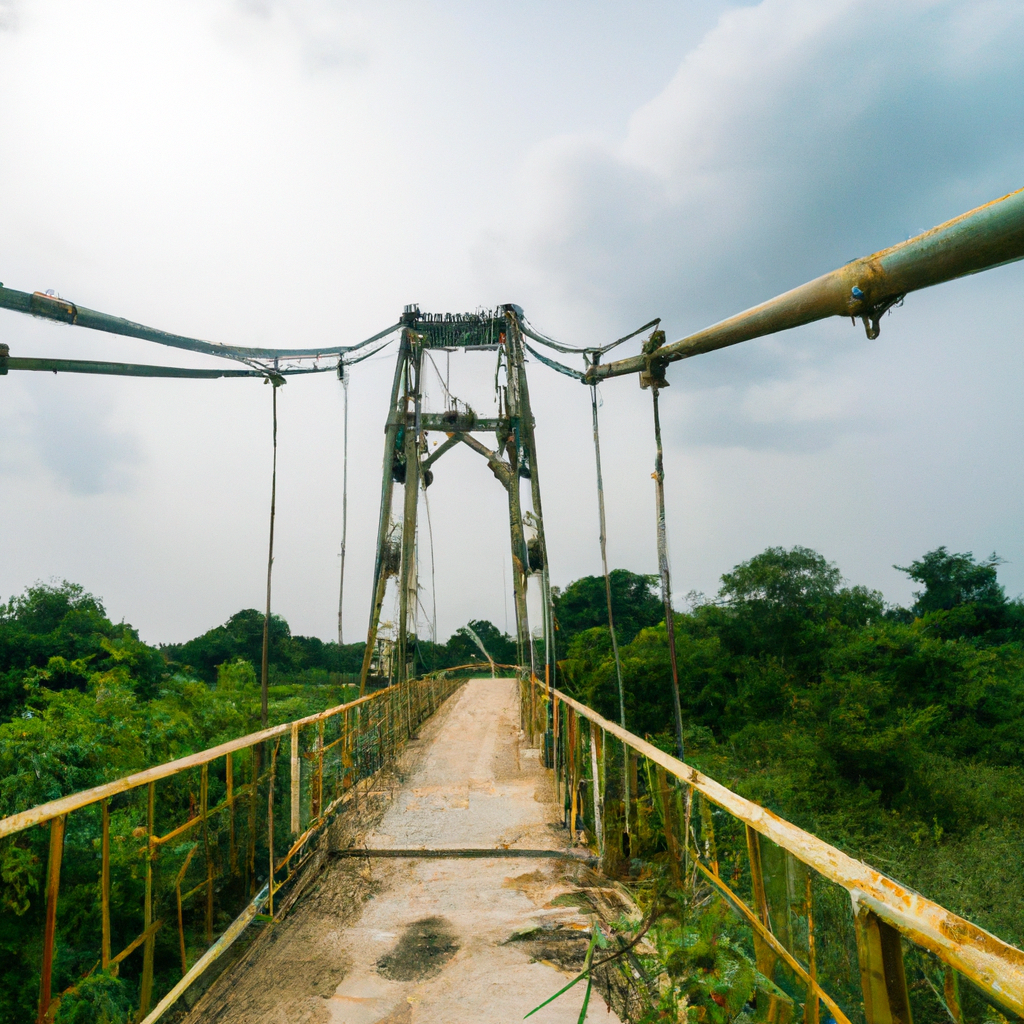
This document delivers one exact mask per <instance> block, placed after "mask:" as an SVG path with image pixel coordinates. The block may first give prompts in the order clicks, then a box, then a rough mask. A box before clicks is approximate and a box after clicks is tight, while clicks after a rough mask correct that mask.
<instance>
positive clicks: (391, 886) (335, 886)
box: [196, 679, 618, 1024]
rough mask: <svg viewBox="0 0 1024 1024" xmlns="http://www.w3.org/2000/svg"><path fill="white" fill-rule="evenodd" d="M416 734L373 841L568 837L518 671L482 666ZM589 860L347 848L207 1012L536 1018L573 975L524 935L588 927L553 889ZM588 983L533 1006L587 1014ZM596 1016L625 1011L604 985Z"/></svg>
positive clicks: (357, 1020) (336, 1020) (567, 886)
mask: <svg viewBox="0 0 1024 1024" xmlns="http://www.w3.org/2000/svg"><path fill="white" fill-rule="evenodd" d="M412 747H413V749H412V750H410V752H409V754H408V758H407V761H406V766H405V767H406V770H407V775H406V778H405V781H404V783H403V785H402V786H401V788H400V789H399V790H398V792H397V794H396V797H395V799H394V801H393V802H392V804H391V805H390V807H389V808H388V809H387V811H386V812H385V813H384V815H383V818H382V819H381V820H380V822H379V824H378V825H377V826H376V827H375V828H373V830H372V831H371V832H369V833H368V834H366V835H365V836H364V837H362V840H361V842H360V844H359V845H360V846H364V845H365V847H367V848H369V849H374V848H384V847H392V848H396V849H408V848H417V847H418V848H430V849H438V848H452V849H459V848H466V847H487V848H498V849H500V848H517V847H518V848H521V849H548V850H550V849H564V848H567V845H568V842H569V839H568V835H567V833H566V832H565V830H564V829H562V828H561V827H560V820H561V814H560V810H559V808H558V807H557V806H556V805H555V802H554V789H553V786H552V783H551V778H550V772H545V771H544V770H543V769H542V768H541V767H540V765H539V763H538V751H537V750H535V749H529V748H526V747H524V746H522V744H521V742H520V735H519V703H518V692H517V685H516V683H515V682H514V681H513V680H506V679H496V680H491V679H474V680H470V681H469V682H468V683H467V684H466V685H465V686H464V687H463V688H462V689H461V690H460V691H459V692H458V693H457V694H455V695H454V696H453V697H452V698H451V699H450V700H449V701H448V702H447V703H446V704H445V706H444V707H443V708H442V709H441V710H440V711H439V712H438V714H437V715H435V716H434V718H433V719H432V720H431V721H429V722H428V723H426V724H425V726H424V728H423V730H422V732H421V735H420V740H419V742H418V743H415V744H413V745H412ZM417 748H418V749H417ZM575 867H576V865H571V864H569V863H568V862H567V861H563V860H560V859H555V860H551V859H540V858H536V859H535V858H516V859H445V860H438V859H426V858H424V859H419V858H409V859H404V858H402V859H391V858H388V859H373V860H370V861H366V860H362V859H358V860H356V859H350V858H346V859H343V860H338V861H335V862H334V863H332V864H331V865H330V866H329V867H328V868H327V872H326V875H327V877H325V878H324V879H323V880H322V881H321V883H320V884H319V885H318V886H317V887H316V888H315V889H314V891H312V892H310V893H308V894H306V895H305V896H303V898H302V900H301V901H300V903H299V906H298V908H297V910H296V912H295V913H294V915H293V917H292V918H290V919H289V920H288V921H285V922H284V923H283V924H282V925H281V926H275V928H277V927H280V932H279V933H278V934H277V935H276V936H275V937H274V940H275V941H274V942H273V943H271V944H269V946H268V947H267V948H266V949H265V950H264V951H263V952H262V953H261V955H260V956H259V957H258V959H257V960H256V962H255V963H253V964H251V965H249V967H248V969H247V970H246V971H245V972H244V973H242V974H241V975H240V977H239V978H238V979H237V982H235V983H234V984H231V983H230V981H229V982H228V984H227V986H226V988H225V990H224V991H223V993H222V994H221V996H220V998H218V999H217V1000H216V1001H215V1003H214V1004H211V1005H209V1006H208V1007H207V1008H206V1012H203V1013H202V1014H201V1015H200V1016H198V1017H197V1018H196V1020H197V1021H201V1022H203V1024H213V1021H217V1022H218V1024H236V1022H237V1024H242V1022H246V1024H248V1022H255V1021H260V1022H274V1024H277V1022H281V1024H284V1022H288V1024H294V1022H299V1021H309V1022H311V1024H312V1022H316V1024H463V1022H464V1024H471V1022H472V1024H492V1022H494V1024H497V1022H511V1021H517V1020H522V1018H523V1017H524V1015H525V1014H526V1013H528V1012H529V1011H530V1010H532V1009H533V1008H534V1007H535V1006H537V1005H538V1004H540V1003H541V1002H543V1001H544V1000H545V999H547V998H548V997H549V996H551V995H553V994H554V993H555V992H556V991H558V989H560V988H561V987H562V986H563V985H565V983H566V981H567V979H568V978H569V977H571V974H570V971H569V970H564V969H560V968H559V967H556V966H555V964H554V963H552V962H550V961H546V960H544V961H537V960H534V959H532V957H531V955H530V952H529V944H528V943H519V942H514V941H513V942H509V939H510V938H511V937H512V936H513V935H515V934H517V933H522V932H524V931H527V930H529V929H533V928H537V927H544V928H546V929H547V928H550V929H558V934H565V933H566V932H568V931H571V930H576V931H579V932H583V931H586V930H588V928H589V923H588V920H587V918H586V917H584V916H583V915H582V913H581V912H580V910H579V908H578V907H575V906H571V905H566V903H567V902H568V903H571V902H572V901H565V900H559V901H558V905H554V904H553V902H552V901H554V900H556V899H557V897H559V896H564V894H565V893H567V892H572V891H573V890H574V883H573V881H572V878H573V877H574V868H575ZM345 872H348V875H347V876H345V877H349V878H350V879H351V878H352V876H353V875H355V874H358V876H359V878H358V882H359V883H360V884H361V885H362V886H363V889H364V892H363V893H362V894H361V897H359V898H361V899H363V900H364V901H365V902H363V903H362V909H361V912H358V910H356V913H352V912H351V911H352V910H353V909H355V908H354V907H353V906H352V904H353V895H349V896H348V897H347V901H346V899H345V898H341V899H339V898H338V896H337V894H338V893H339V892H341V893H344V892H347V891H348V890H347V889H346V887H345V886H344V885H342V884H341V883H340V881H339V879H341V878H342V876H344V873H345ZM332 876H333V877H332ZM318 901H319V902H320V903H321V904H322V906H320V907H318V906H317V903H318ZM332 901H333V902H332ZM346 902H347V904H348V907H347V908H346V906H345V905H344V904H345V903H346ZM346 909H347V910H348V912H346ZM332 916H333V917H334V919H335V923H334V924H333V926H332V923H331V918H332ZM338 918H348V920H338ZM563 962H564V961H563ZM585 987H586V985H585V983H582V984H579V985H577V986H576V987H575V988H573V989H571V990H570V991H569V992H567V993H566V994H565V995H564V996H561V997H560V998H559V999H558V1000H556V1001H555V1002H554V1003H552V1004H551V1005H549V1006H547V1007H545V1008H544V1009H543V1010H541V1011H540V1012H539V1013H537V1014H535V1015H534V1016H533V1017H532V1018H531V1020H532V1021H536V1022H537V1024H554V1022H563V1021H564V1022H575V1021H576V1020H577V1019H578V1017H579V1012H580V1008H581V1005H582V1001H583V994H584V990H585ZM586 1019H587V1020H588V1021H605V1022H609V1021H616V1020H618V1017H616V1016H615V1015H614V1014H613V1013H612V1012H611V1011H610V1010H609V1009H608V1007H607V1006H606V1004H605V1003H604V1001H603V999H602V998H601V996H600V994H599V993H598V992H597V990H596V989H595V990H594V992H593V993H592V994H591V999H590V1006H589V1008H588V1013H587V1018H586Z"/></svg>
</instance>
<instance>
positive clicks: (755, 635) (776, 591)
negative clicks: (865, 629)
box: [704, 546, 885, 667]
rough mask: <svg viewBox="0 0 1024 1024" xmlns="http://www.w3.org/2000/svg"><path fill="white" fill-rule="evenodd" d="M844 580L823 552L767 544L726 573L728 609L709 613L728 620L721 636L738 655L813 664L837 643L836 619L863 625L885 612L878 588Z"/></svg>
mask: <svg viewBox="0 0 1024 1024" xmlns="http://www.w3.org/2000/svg"><path fill="white" fill-rule="evenodd" d="M842 583H843V574H842V573H841V572H840V571H839V568H838V566H836V565H835V563H834V562H829V561H828V560H827V559H826V558H824V557H823V556H822V555H819V554H818V552H817V551H812V550H811V549H810V548H805V547H799V546H797V547H794V548H790V549H789V550H788V551H787V550H786V549H785V548H767V549H766V550H765V551H762V552H761V554H759V555H755V556H754V557H753V558H751V559H750V560H749V561H746V562H741V563H740V564H739V565H737V566H736V567H735V568H734V569H733V570H732V572H727V573H725V574H724V575H723V576H722V587H721V589H720V590H719V592H718V596H719V599H720V602H721V604H722V605H723V606H724V609H719V610H717V611H718V615H717V616H716V610H715V609H705V613H704V614H705V617H706V618H720V619H721V620H722V621H721V635H722V637H723V639H724V640H725V641H726V643H727V644H728V645H729V646H730V647H731V648H732V650H733V651H735V652H736V653H754V652H755V651H756V652H758V653H760V654H770V655H771V656H773V657H778V658H783V659H786V658H793V657H797V658H801V659H802V660H804V661H809V662H812V663H813V662H814V661H815V659H817V658H818V657H820V654H821V652H822V650H823V649H824V648H825V647H827V646H828V645H829V644H830V643H831V638H830V632H831V631H832V624H833V623H834V624H835V625H838V626H847V627H851V628H852V627H858V626H863V625H865V624H866V623H868V622H871V621H873V620H874V619H877V618H879V617H881V615H882V614H883V612H884V609H885V602H884V600H883V598H882V595H881V594H880V593H878V591H875V590H869V589H867V588H866V587H860V586H857V587H843V586H842ZM722 610H725V611H726V614H725V615H724V616H723V615H722V614H721V612H722ZM807 667H810V665H808V666H807Z"/></svg>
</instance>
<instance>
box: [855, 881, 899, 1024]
mask: <svg viewBox="0 0 1024 1024" xmlns="http://www.w3.org/2000/svg"><path fill="white" fill-rule="evenodd" d="M854 921H855V925H856V932H857V958H858V960H859V961H860V983H861V988H862V990H863V992H864V1019H865V1020H866V1021H867V1024H912V1021H911V1017H910V997H909V994H908V993H907V979H906V975H905V974H904V973H903V945H902V941H901V939H900V933H899V932H898V931H897V930H896V929H895V928H893V927H892V925H890V924H887V923H886V922H885V921H883V920H882V919H881V918H880V917H879V916H878V915H877V914H875V913H873V912H872V911H870V910H868V909H867V908H865V907H859V906H857V904H856V900H855V901H854Z"/></svg>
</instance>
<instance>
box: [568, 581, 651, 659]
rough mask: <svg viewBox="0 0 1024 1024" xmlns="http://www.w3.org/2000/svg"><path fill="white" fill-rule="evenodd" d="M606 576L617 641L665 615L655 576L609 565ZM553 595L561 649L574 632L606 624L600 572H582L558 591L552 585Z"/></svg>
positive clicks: (605, 606) (629, 636)
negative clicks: (586, 573) (588, 574)
mask: <svg viewBox="0 0 1024 1024" xmlns="http://www.w3.org/2000/svg"><path fill="white" fill-rule="evenodd" d="M608 576H609V579H610V581H611V587H612V613H613V615H614V616H615V635H616V639H617V640H618V641H619V643H620V644H628V643H629V642H630V640H632V639H633V637H635V636H636V635H637V633H639V632H640V630H641V629H643V628H644V627H645V626H654V625H657V624H658V623H659V622H661V621H662V619H664V618H665V606H664V605H663V604H662V602H661V597H660V595H659V593H658V591H657V586H658V577H657V576H643V575H640V574H639V573H635V572H630V571H629V570H628V569H612V571H611V572H610V573H609V574H608ZM552 596H553V598H554V605H555V619H556V620H557V623H558V629H559V634H558V641H559V646H560V647H561V648H562V649H563V650H564V649H566V648H567V647H568V645H569V642H570V640H571V639H572V638H573V637H574V636H575V635H576V634H577V633H582V632H583V631H584V630H587V629H593V628H594V627H596V626H605V627H607V625H608V603H607V597H606V594H605V586H604V577H603V576H584V577H583V578H582V579H578V580H576V581H575V582H573V583H570V584H569V586H567V587H566V588H565V590H564V591H561V592H558V591H557V590H556V589H555V588H552Z"/></svg>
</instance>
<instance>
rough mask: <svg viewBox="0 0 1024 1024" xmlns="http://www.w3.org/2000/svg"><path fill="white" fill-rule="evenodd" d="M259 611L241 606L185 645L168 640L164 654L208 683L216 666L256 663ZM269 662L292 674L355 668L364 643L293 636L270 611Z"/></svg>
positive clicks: (214, 675) (260, 651)
mask: <svg viewBox="0 0 1024 1024" xmlns="http://www.w3.org/2000/svg"><path fill="white" fill-rule="evenodd" d="M263 620H264V615H263V612H258V611H256V609H255V608H245V609H243V610H242V611H240V612H236V613H235V614H234V615H232V616H231V618H230V619H228V621H227V622H225V623H224V625H223V626H217V627H215V628H214V629H211V630H208V631H207V632H206V633H204V634H203V635H202V636H198V637H196V638H195V639H194V640H189V641H187V642H186V643H183V644H166V645H164V646H163V647H162V648H161V650H162V651H163V654H164V656H165V657H166V658H167V659H168V660H169V661H172V662H175V663H177V664H178V665H180V666H181V667H182V668H183V669H185V670H186V671H188V672H189V673H191V674H192V675H196V676H198V677H199V678H200V679H204V680H206V681H207V682H209V683H212V682H214V681H215V680H216V678H217V667H218V666H219V665H222V664H224V663H225V662H229V661H236V660H238V659H239V658H241V659H243V660H245V661H248V662H249V663H250V664H252V665H255V666H259V665H261V664H262V660H263ZM268 641H269V642H268V645H267V646H268V661H269V663H270V666H271V668H272V669H273V670H275V671H276V672H278V673H280V674H286V675H296V674H299V673H301V672H303V671H305V670H308V669H321V670H323V671H327V672H336V673H337V672H345V673H354V672H358V671H359V669H360V667H361V666H362V663H363V650H364V649H365V647H366V644H365V643H355V644H345V645H344V646H339V645H338V644H337V643H335V642H333V641H323V640H320V639H319V638H318V637H310V636H293V635H292V631H291V629H290V628H289V627H288V623H287V622H286V621H285V620H284V619H283V618H281V616H280V615H271V617H270V629H269V636H268Z"/></svg>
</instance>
